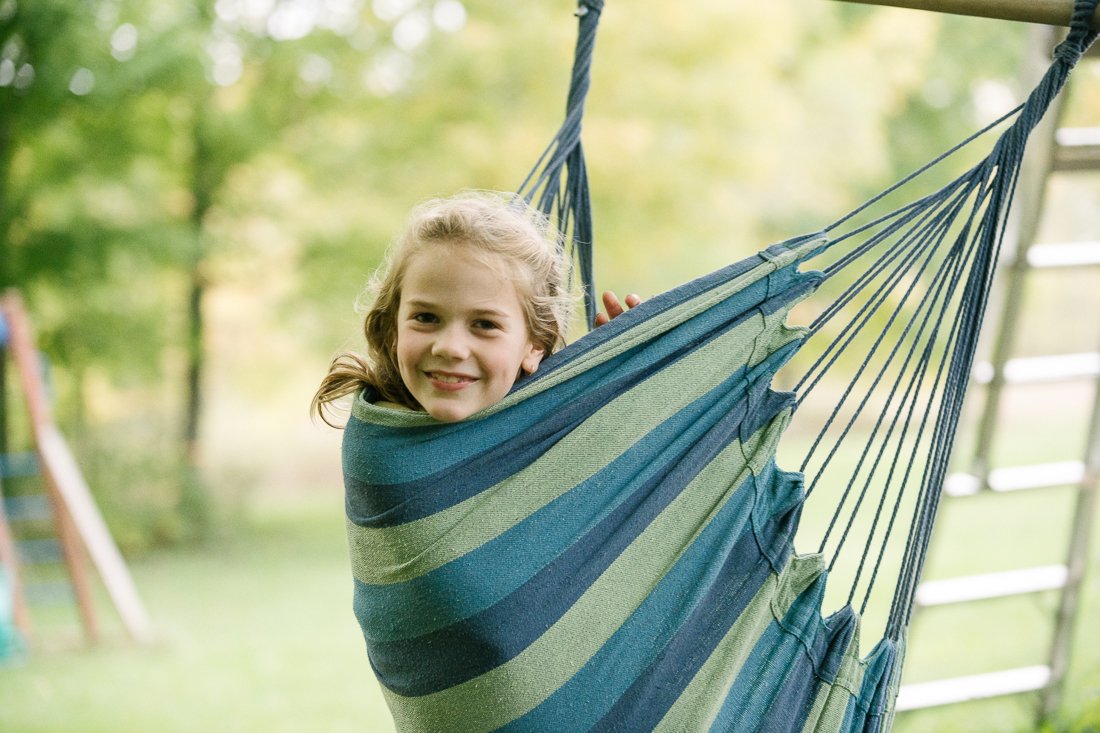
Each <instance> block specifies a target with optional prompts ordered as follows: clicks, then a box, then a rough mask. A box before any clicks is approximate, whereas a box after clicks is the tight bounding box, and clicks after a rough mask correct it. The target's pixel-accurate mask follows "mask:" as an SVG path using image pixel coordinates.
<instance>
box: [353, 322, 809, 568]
mask: <svg viewBox="0 0 1100 733" xmlns="http://www.w3.org/2000/svg"><path fill="white" fill-rule="evenodd" d="M783 315H784V313H782V312H777V313H773V314H772V315H770V316H767V317H766V318H765V317H761V316H759V315H757V316H755V317H753V318H752V319H749V320H748V321H745V328H747V329H748V330H747V331H745V332H744V333H742V331H741V329H740V328H737V329H734V330H732V331H730V332H728V333H726V334H723V335H722V336H720V337H718V338H716V339H713V340H710V341H708V342H707V343H706V345H705V346H704V347H701V348H699V349H697V350H695V351H693V352H692V353H690V354H689V355H686V356H685V357H684V358H683V359H681V360H678V361H677V362H676V363H675V365H674V368H666V369H663V370H660V371H658V372H656V373H654V374H653V375H652V376H650V377H649V378H648V379H647V380H646V382H644V383H643V384H642V385H639V387H638V388H636V389H634V390H631V391H630V392H628V393H626V394H624V395H621V396H620V397H618V398H617V399H616V400H615V401H614V402H612V403H610V404H608V405H607V406H605V407H604V408H602V409H601V410H600V411H599V412H598V413H597V414H596V415H594V416H593V417H592V418H590V419H589V420H586V421H585V422H584V423H583V424H582V425H579V426H577V428H575V429H574V430H572V431H571V432H570V433H569V435H567V436H564V437H562V438H561V440H560V441H559V442H558V443H557V444H555V445H554V446H553V447H552V448H551V449H549V450H548V451H547V452H546V454H545V455H544V456H542V457H540V458H539V459H538V460H537V461H535V462H533V463H532V464H531V465H530V466H528V467H526V468H524V469H523V470H522V471H520V472H518V473H516V474H515V475H514V476H511V477H509V478H508V480H507V481H505V482H504V483H502V484H500V485H498V486H494V487H492V488H491V489H490V490H488V491H485V492H482V493H481V494H479V495H478V496H477V497H475V498H472V499H470V500H468V501H467V502H464V503H463V504H460V505H457V506H454V507H451V508H449V509H447V510H445V511H441V512H439V513H437V514H435V515H433V516H431V517H426V518H424V519H422V520H418V521H416V522H414V523H409V524H403V525H397V526H391V527H382V528H378V527H362V528H359V527H357V526H356V527H350V526H349V541H350V545H351V550H352V558H353V567H354V569H355V573H356V577H357V578H359V579H360V580H362V581H363V582H365V583H371V584H379V583H399V582H402V581H407V580H410V579H412V578H415V577H418V576H419V575H423V574H425V573H427V572H431V571H432V570H434V569H435V568H438V567H441V566H442V565H445V564H446V563H448V562H452V561H455V560H457V559H458V558H460V557H461V556H463V555H465V554H467V553H469V552H471V551H473V550H475V549H476V548H478V547H480V546H481V545H483V544H484V543H486V542H488V541H490V540H491V539H493V538H494V537H496V536H498V535H499V534H502V533H503V532H505V531H507V530H508V529H509V528H510V527H511V526H512V525H513V524H515V523H516V522H518V521H522V520H523V519H524V518H525V517H527V516H530V515H531V514H533V513H534V512H535V511H537V510H538V509H539V508H540V507H543V506H545V505H546V504H548V503H549V502H551V501H553V500H554V499H556V498H557V497H559V496H560V495H561V494H563V493H564V492H566V491H568V490H569V489H570V487H572V486H574V485H575V484H577V483H579V482H583V481H584V480H586V479H587V478H588V477H590V476H591V475H592V474H594V473H596V472H597V471H598V470H600V469H601V468H602V466H603V463H604V462H606V461H607V460H611V459H613V458H614V456H616V455H618V454H619V453H620V452H621V451H625V450H628V449H629V448H630V446H631V445H632V444H633V443H634V442H635V441H637V440H639V439H640V438H641V436H642V435H644V434H645V432H646V431H648V430H649V429H650V426H651V425H657V424H659V423H660V422H661V421H662V420H663V419H667V416H668V415H669V414H670V412H672V413H674V412H676V411H677V410H679V409H683V407H686V406H687V405H689V404H690V403H691V401H692V400H693V399H694V398H695V397H696V395H698V394H702V393H705V392H706V391H707V390H709V389H711V388H712V386H713V385H716V384H718V383H720V382H721V381H722V379H723V378H724V377H725V376H726V375H728V373H729V371H731V370H734V365H737V364H744V363H746V362H748V363H752V362H754V361H758V362H759V363H757V364H756V366H755V367H754V368H753V370H752V372H750V374H751V375H752V376H751V377H750V378H751V379H753V380H756V381H760V380H767V379H770V378H771V372H774V370H775V369H777V368H778V364H777V363H775V362H774V356H767V354H768V353H769V351H774V350H780V351H783V352H785V351H786V350H787V349H789V348H790V345H791V344H792V343H793V342H794V341H795V340H797V338H798V337H799V336H800V332H799V331H798V330H793V329H789V328H786V327H785V326H784V325H783ZM758 354H759V355H761V356H758ZM780 356H781V358H782V357H783V356H784V354H781V355H780ZM627 425H629V426H630V429H629V430H626V429H624V427H623V426H627ZM440 449H441V450H442V449H445V446H440ZM391 455H392V454H391V453H388V452H379V453H378V454H376V455H375V456H374V459H373V460H376V461H386V460H388V459H389V456H391ZM468 479H469V476H467V475H465V474H459V475H456V476H455V480H457V481H466V480H468ZM353 488H354V484H352V483H351V482H349V486H348V491H349V503H350V502H351V501H352V497H351V492H352V490H353ZM488 502H491V503H492V509H493V511H491V512H489V511H486V510H485V507H486V505H487V503H488ZM471 512H476V513H478V515H479V517H480V520H479V521H478V522H477V523H471V522H467V521H465V518H466V517H467V516H469V515H470V514H471ZM443 534H446V536H447V539H446V542H440V541H438V539H439V538H440V537H442V535H443Z"/></svg>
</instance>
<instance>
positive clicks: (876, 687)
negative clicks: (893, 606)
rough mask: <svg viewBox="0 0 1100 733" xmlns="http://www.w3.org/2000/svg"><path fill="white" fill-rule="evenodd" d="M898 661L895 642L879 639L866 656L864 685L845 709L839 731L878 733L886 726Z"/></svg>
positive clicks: (845, 732)
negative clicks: (842, 724) (842, 723)
mask: <svg viewBox="0 0 1100 733" xmlns="http://www.w3.org/2000/svg"><path fill="white" fill-rule="evenodd" d="M897 664H898V653H897V644H896V643H895V642H893V641H891V640H889V639H881V640H880V641H879V642H878V644H876V645H875V648H874V649H872V650H871V653H870V654H868V655H867V659H866V660H865V665H866V666H865V667H864V672H863V684H862V685H861V687H860V690H859V695H853V696H852V700H851V701H850V702H849V703H848V709H847V710H846V711H845V716H844V726H843V727H842V728H841V733H847V732H849V731H850V732H851V733H879V731H881V730H882V729H883V727H884V726H885V725H886V720H887V719H888V717H889V713H890V708H891V706H892V705H893V698H892V697H891V694H890V689H891V683H892V681H893V677H894V675H895V674H896V672H897V670H896V669H895V668H896V666H897Z"/></svg>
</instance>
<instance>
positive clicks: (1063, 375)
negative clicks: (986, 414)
mask: <svg viewBox="0 0 1100 733" xmlns="http://www.w3.org/2000/svg"><path fill="white" fill-rule="evenodd" d="M994 374H995V370H994V368H993V365H992V364H990V363H989V362H982V363H981V364H977V365H975V366H974V371H973V377H974V381H975V382H977V383H978V384H989V383H990V382H992V381H993V376H994ZM1098 376H1100V353H1096V352H1092V351H1090V352H1086V353H1081V354H1055V355H1051V356H1025V357H1019V358H1016V359H1009V360H1008V361H1006V362H1005V366H1004V379H1005V382H1007V383H1009V384H1039V383H1042V382H1066V381H1069V380H1072V379H1095V378H1096V377H1098Z"/></svg>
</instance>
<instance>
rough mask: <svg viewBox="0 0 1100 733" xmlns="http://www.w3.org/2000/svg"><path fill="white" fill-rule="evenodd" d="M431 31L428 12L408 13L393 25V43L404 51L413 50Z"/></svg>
mask: <svg viewBox="0 0 1100 733" xmlns="http://www.w3.org/2000/svg"><path fill="white" fill-rule="evenodd" d="M431 31H432V24H431V21H430V20H428V14H427V13H425V12H423V11H418V12H415V13H409V14H408V15H406V16H405V17H404V18H402V19H401V20H399V21H397V25H395V26H394V27H393V45H395V46H397V47H398V48H399V49H401V50H402V51H405V52H406V53H408V52H411V51H415V50H416V49H417V48H419V47H420V46H421V45H422V44H423V43H424V41H426V40H428V35H429V34H430V33H431Z"/></svg>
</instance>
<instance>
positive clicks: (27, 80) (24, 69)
mask: <svg viewBox="0 0 1100 733" xmlns="http://www.w3.org/2000/svg"><path fill="white" fill-rule="evenodd" d="M31 84H34V67H33V66H31V65H30V64H23V65H22V66H20V67H19V71H17V72H15V79H14V80H13V81H12V86H14V87H15V88H16V89H20V90H22V89H29V88H30V86H31Z"/></svg>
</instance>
